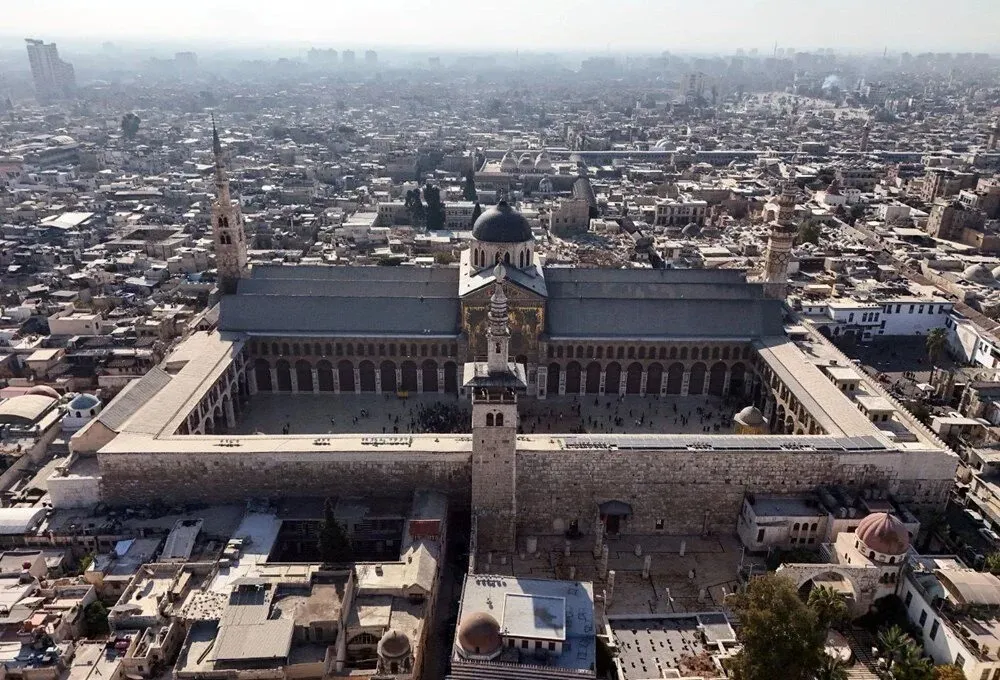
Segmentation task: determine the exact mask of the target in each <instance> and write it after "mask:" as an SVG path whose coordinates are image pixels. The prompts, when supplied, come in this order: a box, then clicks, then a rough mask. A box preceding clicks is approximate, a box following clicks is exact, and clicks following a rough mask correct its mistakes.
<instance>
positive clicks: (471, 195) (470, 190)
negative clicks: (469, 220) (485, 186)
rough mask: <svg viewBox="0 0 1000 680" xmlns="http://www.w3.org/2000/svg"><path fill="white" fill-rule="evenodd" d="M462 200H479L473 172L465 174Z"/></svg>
mask: <svg viewBox="0 0 1000 680" xmlns="http://www.w3.org/2000/svg"><path fill="white" fill-rule="evenodd" d="M462 198H464V199H465V200H466V201H478V200H479V193H478V192H477V191H476V176H475V174H474V173H473V172H472V170H469V171H468V172H467V173H465V185H464V186H463V187H462Z"/></svg>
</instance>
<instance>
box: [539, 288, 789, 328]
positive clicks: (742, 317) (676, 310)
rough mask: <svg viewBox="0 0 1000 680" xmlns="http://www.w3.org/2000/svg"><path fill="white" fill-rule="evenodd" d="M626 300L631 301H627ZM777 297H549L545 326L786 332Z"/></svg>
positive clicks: (624, 295)
mask: <svg viewBox="0 0 1000 680" xmlns="http://www.w3.org/2000/svg"><path fill="white" fill-rule="evenodd" d="M626 301H627V303H626ZM781 316H782V309H781V302H780V301H778V300H739V299H736V300H726V299H697V300H690V299H689V300H670V299H666V300H656V299H633V298H631V297H630V296H629V295H628V293H627V291H622V295H621V296H620V297H618V298H617V299H616V298H557V299H552V298H551V297H550V298H549V304H548V307H547V310H546V315H545V318H546V324H547V331H548V333H549V335H550V336H552V337H556V338H650V339H652V338H692V339H694V338H733V339H751V338H757V337H760V336H762V335H777V334H780V333H781V332H782V325H781Z"/></svg>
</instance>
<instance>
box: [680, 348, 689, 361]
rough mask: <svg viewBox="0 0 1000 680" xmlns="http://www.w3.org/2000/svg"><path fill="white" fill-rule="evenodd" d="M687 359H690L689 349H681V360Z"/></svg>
mask: <svg viewBox="0 0 1000 680" xmlns="http://www.w3.org/2000/svg"><path fill="white" fill-rule="evenodd" d="M687 358H688V348H687V347H681V359H687Z"/></svg>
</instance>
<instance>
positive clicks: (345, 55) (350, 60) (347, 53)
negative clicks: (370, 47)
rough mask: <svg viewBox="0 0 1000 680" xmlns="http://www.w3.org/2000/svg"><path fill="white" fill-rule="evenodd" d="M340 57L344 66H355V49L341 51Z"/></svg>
mask: <svg viewBox="0 0 1000 680" xmlns="http://www.w3.org/2000/svg"><path fill="white" fill-rule="evenodd" d="M340 58H341V61H342V62H344V66H354V50H344V51H343V52H341V53H340Z"/></svg>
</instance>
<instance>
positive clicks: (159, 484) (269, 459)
mask: <svg viewBox="0 0 1000 680" xmlns="http://www.w3.org/2000/svg"><path fill="white" fill-rule="evenodd" d="M98 461H99V464H100V470H101V477H102V479H101V497H102V499H103V500H104V501H105V502H106V503H110V504H112V505H131V504H145V503H149V502H150V501H151V500H153V499H161V500H163V501H164V502H167V503H193V502H201V503H223V502H241V501H244V500H246V499H249V498H279V497H295V496H323V497H325V496H341V497H344V496H369V495H372V494H375V495H377V496H380V497H398V498H410V497H411V496H412V494H413V491H414V490H416V489H430V490H434V491H440V492H443V493H446V494H448V496H449V498H450V499H451V500H452V502H453V503H456V504H457V505H459V506H461V505H463V504H467V503H468V502H469V501H468V499H469V488H470V485H471V479H470V467H469V456H468V454H406V453H389V452H386V453H379V454H370V455H369V456H367V457H363V456H361V455H359V454H340V453H338V452H336V451H324V452H317V453H308V454H302V453H297V454H292V453H286V454H283V453H254V454H239V453H234V452H226V453H197V454H192V453H185V454H164V453H142V454H138V453H128V454H118V453H109V454H101V455H99V456H98Z"/></svg>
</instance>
